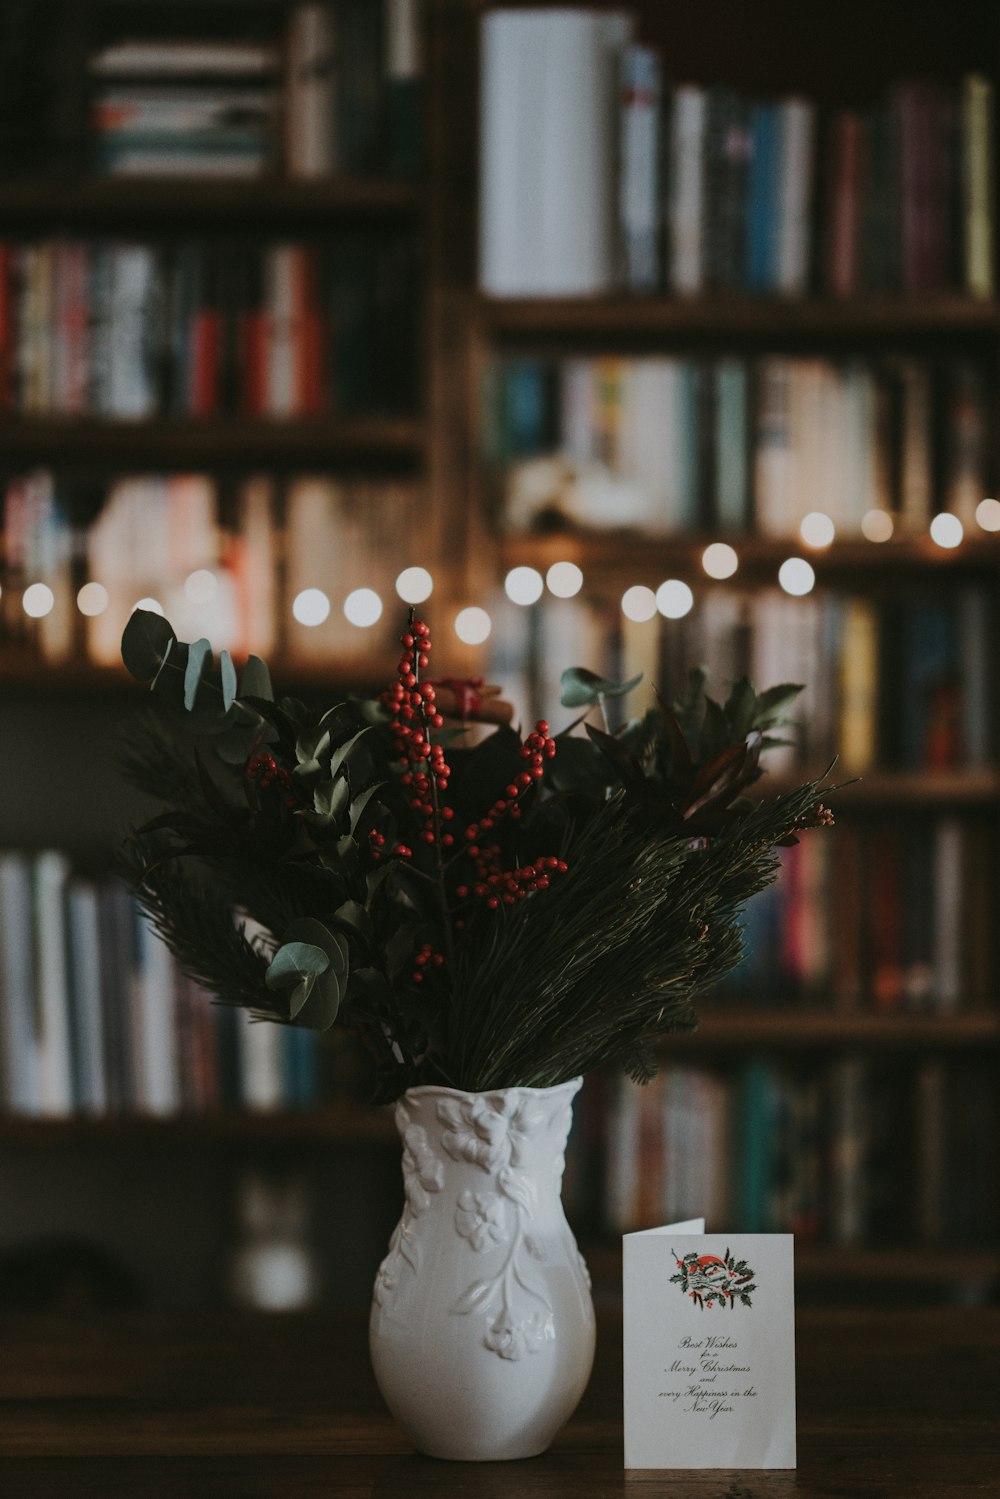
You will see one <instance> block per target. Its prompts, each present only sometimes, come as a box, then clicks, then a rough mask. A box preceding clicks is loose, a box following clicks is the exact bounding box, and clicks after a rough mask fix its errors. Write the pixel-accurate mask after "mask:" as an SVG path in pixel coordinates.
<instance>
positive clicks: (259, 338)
mask: <svg viewBox="0 0 1000 1499" xmlns="http://www.w3.org/2000/svg"><path fill="white" fill-rule="evenodd" d="M239 345H240V353H241V359H240V367H241V370H242V377H243V384H242V391H241V401H240V405H241V407H242V409H243V411H244V412H245V414H246V415H247V416H261V415H262V414H263V412H264V408H265V402H266V397H267V316H266V314H265V313H264V312H262V311H261V310H260V309H259V308H256V309H254V311H252V312H247V313H244V315H243V317H242V319H241V329H240V338H239Z"/></svg>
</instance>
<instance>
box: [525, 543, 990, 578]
mask: <svg viewBox="0 0 1000 1499" xmlns="http://www.w3.org/2000/svg"><path fill="white" fill-rule="evenodd" d="M720 539H723V540H725V541H727V542H728V543H729V544H730V545H731V546H732V547H733V550H734V551H735V552H736V555H737V558H738V559H739V565H738V567H737V570H736V572H735V573H734V574H733V575H732V577H731V578H727V579H725V580H723V581H715V580H713V579H711V578H708V577H706V575H705V571H704V568H703V567H702V563H701V558H702V553H703V552H704V550H705V548H706V546H708V544H709V543H710V542H712V541H718V540H720ZM499 551H500V559H501V562H502V565H503V566H504V567H516V566H520V565H527V566H529V567H536V568H538V569H539V570H540V571H544V570H545V569H547V568H548V567H550V566H551V565H552V563H553V562H563V561H565V562H575V563H576V564H577V566H578V567H579V568H580V569H581V570H582V572H583V574H584V578H585V580H589V582H590V583H591V584H593V583H594V582H597V583H598V584H601V585H603V586H604V587H609V586H611V585H612V584H614V585H616V586H617V585H619V584H620V585H621V586H622V587H624V586H626V585H627V584H630V583H646V584H648V585H649V586H651V587H656V586H657V585H658V584H659V583H661V582H662V581H663V579H664V578H665V577H681V578H684V579H685V580H687V581H688V582H690V583H694V582H696V581H697V582H698V583H699V585H700V587H701V588H703V589H709V588H726V589H730V588H739V587H740V586H742V585H746V586H748V587H759V586H761V585H762V584H764V583H773V582H776V580H777V573H778V568H779V567H780V566H781V564H782V562H784V560H785V558H786V557H789V556H793V555H794V556H801V557H805V558H807V560H808V561H809V562H810V563H811V564H812V566H813V568H814V569H815V572H816V577H817V580H818V583H819V584H820V585H821V586H822V585H823V584H824V583H827V582H829V583H831V584H840V585H843V583H844V582H849V581H858V582H863V583H865V584H866V586H876V587H877V585H878V584H879V583H880V582H881V581H882V580H883V579H888V578H895V579H897V580H898V579H900V578H904V577H909V576H913V575H918V576H921V577H923V578H927V579H932V578H935V577H943V578H950V577H955V576H957V575H961V574H968V573H982V572H996V571H1000V536H987V535H985V534H980V535H979V536H975V535H970V536H966V537H965V539H964V540H963V541H962V542H961V544H960V545H959V546H957V547H952V548H945V547H940V546H938V545H937V544H936V543H935V542H934V541H933V540H932V539H931V537H930V536H929V535H927V536H905V537H899V538H897V539H894V540H891V541H886V542H881V543H880V542H873V541H865V540H864V539H862V538H847V539H844V540H837V541H834V542H833V544H832V545H831V546H829V547H826V548H824V549H820V548H815V547H809V546H806V544H805V543H804V542H802V541H800V540H799V539H798V538H797V537H794V536H792V537H788V538H787V539H783V540H778V539H776V538H772V537H766V536H744V535H736V534H732V535H726V536H724V537H722V538H720V537H719V536H715V535H708V534H705V535H700V536H687V535H684V536H676V537H669V538H662V539H661V538H659V537H639V536H636V535H635V533H633V532H615V531H611V530H609V531H607V532H601V533H593V532H591V533H587V534H583V533H580V532H570V531H565V532H563V531H560V532H551V533H543V532H539V533H537V534H530V535H513V534H508V535H505V536H502V537H501V538H500V540H499Z"/></svg>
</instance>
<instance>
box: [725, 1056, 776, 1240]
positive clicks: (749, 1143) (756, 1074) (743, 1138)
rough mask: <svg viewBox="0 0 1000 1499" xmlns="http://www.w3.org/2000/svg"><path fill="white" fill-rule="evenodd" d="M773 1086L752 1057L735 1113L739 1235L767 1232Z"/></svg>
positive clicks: (771, 1077) (770, 1076)
mask: <svg viewBox="0 0 1000 1499" xmlns="http://www.w3.org/2000/svg"><path fill="white" fill-rule="evenodd" d="M776 1113H777V1087H776V1079H775V1076H774V1071H773V1069H772V1068H771V1067H770V1066H768V1064H767V1063H766V1062H763V1061H761V1060H760V1059H759V1058H754V1059H752V1060H751V1061H749V1062H748V1063H747V1065H746V1066H745V1067H744V1069H743V1071H742V1073H741V1074H740V1077H739V1081H738V1083H737V1097H736V1110H735V1120H734V1123H735V1126H736V1139H735V1141H734V1152H733V1156H734V1160H735V1162H736V1170H737V1180H736V1201H737V1203H738V1204H739V1219H738V1222H737V1227H738V1229H739V1231H740V1233H746V1234H761V1233H767V1232H769V1231H770V1228H771V1224H770V1222H769V1218H770V1212H769V1208H770V1201H771V1186H772V1181H773V1176H774V1155H775V1130H774V1125H775V1120H776Z"/></svg>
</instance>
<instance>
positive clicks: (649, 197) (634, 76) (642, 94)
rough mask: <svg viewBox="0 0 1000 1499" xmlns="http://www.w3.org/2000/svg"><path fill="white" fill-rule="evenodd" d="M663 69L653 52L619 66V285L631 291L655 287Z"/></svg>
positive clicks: (629, 54)
mask: <svg viewBox="0 0 1000 1499" xmlns="http://www.w3.org/2000/svg"><path fill="white" fill-rule="evenodd" d="M661 91H662V85H661V64H660V58H659V54H658V53H656V52H654V51H653V49H652V48H651V47H641V46H638V45H633V46H629V47H626V48H625V51H624V53H623V54H622V64H621V123H620V132H619V141H620V147H619V153H620V155H619V166H618V225H619V234H620V240H621V251H620V254H621V281H622V284H623V285H624V286H625V287H626V288H627V289H628V290H629V291H653V290H655V288H656V286H657V285H658V283H659V277H660V256H659V225H660V215H661V210H660V202H659V183H660V131H661V121H660V114H661Z"/></svg>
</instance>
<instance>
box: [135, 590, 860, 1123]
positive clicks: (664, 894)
mask: <svg viewBox="0 0 1000 1499" xmlns="http://www.w3.org/2000/svg"><path fill="white" fill-rule="evenodd" d="M122 655H123V658H124V661H125V665H126V666H127V667H128V669H129V671H130V672H131V673H132V674H133V675H134V676H135V677H137V678H138V679H139V680H141V681H147V682H151V683H152V688H153V693H154V698H153V700H152V701H151V705H150V712H149V714H148V715H147V716H145V717H144V719H143V722H142V725H141V727H140V728H139V730H137V731H136V732H135V733H134V734H133V735H132V736H131V739H130V741H129V743H128V745H127V748H126V750H125V753H124V756H123V768H124V770H125V773H126V775H127V776H128V778H129V779H130V780H131V781H132V782H133V783H134V784H136V785H137V786H139V787H140V788H141V789H142V790H144V791H146V792H148V793H150V794H152V795H153V796H154V797H157V798H158V799H159V800H160V801H161V802H162V803H164V804H165V807H166V810H165V811H164V812H163V813H162V814H161V815H160V816H157V817H155V818H154V819H153V820H152V821H151V822H148V823H147V824H146V825H145V826H144V827H142V828H140V829H138V830H137V831H135V832H134V833H133V834H132V835H131V836H130V837H129V839H128V840H127V841H126V843H125V845H124V848H123V860H124V866H125V873H126V877H127V878H128V880H129V882H130V884H131V885H132V887H133V889H134V890H135V892H136V894H137V896H138V898H139V900H140V902H141V904H142V906H143V907H144V909H145V911H146V913H147V914H148V916H149V918H150V919H151V921H152V923H153V925H154V927H155V928H156V930H157V931H158V932H159V934H160V935H161V936H162V937H163V939H164V940H165V941H166V942H167V944H168V945H169V947H170V948H171V950H172V951H173V952H174V954H175V955H176V957H177V958H178V960H179V961H180V964H181V966H182V968H183V969H184V970H185V971H186V972H187V973H188V974H190V975H191V976H192V977H193V978H195V979H196V980H197V981H198V982H199V983H201V984H203V985H204V986H205V987H206V988H207V989H209V990H210V991H212V993H214V994H215V995H216V996H217V998H218V1000H219V1001H220V1002H221V1003H223V1004H228V1005H240V1006H243V1007H245V1008H246V1009H248V1010H249V1011H250V1013H251V1015H252V1016H253V1017H255V1018H257V1019H264V1020H271V1021H277V1022H280V1023H283V1024H286V1025H304V1026H311V1027H316V1028H320V1029H326V1028H328V1027H330V1026H332V1025H333V1024H334V1023H337V1024H338V1025H341V1026H343V1027H345V1028H346V1029H347V1030H348V1031H349V1032H351V1033H353V1035H354V1036H355V1037H356V1038H357V1040H358V1041H359V1042H360V1043H361V1044H362V1045H363V1047H364V1048H365V1049H366V1050H367V1052H368V1053H369V1054H370V1056H371V1058H372V1059H373V1063H374V1068H375V1074H376V1088H375V1093H376V1097H377V1098H378V1099H379V1100H381V1101H388V1100H391V1099H393V1098H395V1097H397V1096H398V1095H399V1094H401V1093H402V1092H403V1091H404V1090H405V1089H406V1088H408V1087H410V1086H413V1085H415V1084H419V1083H439V1084H444V1085H447V1086H450V1087H454V1088H461V1089H466V1090H470V1091H476V1090H483V1089H489V1088H500V1087H506V1086H511V1085H533V1086H550V1085H554V1084H557V1083H561V1082H565V1081H567V1080H568V1079H570V1078H572V1077H576V1076H578V1075H580V1074H582V1073H586V1072H588V1071H590V1070H592V1069H593V1068H595V1067H597V1066H599V1065H601V1064H603V1063H609V1062H610V1063H618V1064H621V1065H622V1066H624V1067H625V1068H626V1069H627V1070H628V1071H629V1073H630V1074H631V1075H632V1076H634V1077H636V1078H642V1079H645V1078H648V1077H650V1076H651V1075H652V1073H653V1071H654V1070H655V1063H654V1060H653V1049H652V1044H653V1043H654V1042H655V1041H656V1039H657V1038H659V1037H660V1036H662V1035H663V1034H664V1033H665V1032H668V1031H674V1030H688V1029H691V1028H693V1027H694V1025H695V1023H696V1017H695V1013H694V1010H693V1008H692V1001H693V1000H694V999H695V997H696V996H697V995H698V994H699V993H701V992H703V991H705V990H706V989H708V988H710V987H711V986H712V985H713V984H715V983H716V982H717V981H718V980H719V979H720V978H722V976H723V975H724V974H726V973H728V972H729V971H730V970H731V969H732V968H733V967H734V966H735V965H736V964H737V962H738V961H739V959H740V956H741V953H742V928H741V921H740V914H741V909H742V907H743V905H744V903H745V902H746V901H747V900H748V899H749V898H750V897H751V896H753V895H754V894H755V893H756V892H757V891H759V890H761V889H762V888H763V887H764V886H765V885H767V884H768V883H770V882H771V881H772V880H773V879H774V878H775V875H776V873H777V867H778V864H777V855H776V852H775V849H776V846H777V845H780V844H783V843H787V842H789V841H794V840H795V834H796V832H797V830H799V829H802V828H806V827H810V826H815V825H818V824H820V823H824V822H829V821H831V820H832V819H831V818H830V814H829V812H827V811H826V810H825V809H824V808H823V806H822V805H821V804H820V799H819V796H820V782H819V781H809V782H807V783H805V784H803V785H801V786H799V787H797V788H796V789H794V790H792V791H789V792H787V793H786V794H784V795H782V796H779V797H777V798H776V799H774V800H773V801H771V802H769V803H764V802H756V801H753V800H751V799H748V798H747V797H746V796H745V795H744V793H745V792H746V791H747V790H748V788H750V786H751V785H752V784H753V783H754V782H755V781H756V780H757V779H758V777H759V776H760V774H761V770H760V766H759V763H758V761H759V756H760V753H761V751H762V750H764V749H766V748H767V747H768V745H770V744H774V743H780V742H783V741H780V740H775V739H774V738H773V737H772V735H773V732H774V730H776V729H778V728H779V727H780V726H781V725H782V724H783V723H785V722H786V721H787V720H786V719H785V717H784V714H785V711H786V709H787V707H788V705H789V704H790V702H791V701H792V700H793V699H794V697H795V695H796V694H797V692H798V691H799V690H800V689H799V688H798V687H794V686H781V687H772V688H771V689H770V690H768V691H766V692H763V693H760V694H757V693H756V692H755V691H754V689H753V688H752V687H751V686H750V684H749V682H747V681H746V680H743V681H740V682H738V683H737V684H736V685H735V686H734V687H733V688H732V690H731V692H730V693H729V695H728V697H727V699H726V701H725V702H724V703H718V702H716V701H714V700H713V699H711V698H710V697H708V696H706V693H705V685H706V677H705V673H704V672H703V671H695V672H692V673H691V676H690V679H689V682H688V684H687V689H686V691H685V693H684V695H683V697H682V698H680V699H679V700H678V701H675V702H673V703H672V704H667V703H665V702H663V701H659V703H658V706H657V707H656V708H653V709H651V710H650V711H649V712H647V713H646V714H645V716H643V717H642V718H639V719H636V720H634V721H631V722H628V723H627V724H625V726H624V727H623V728H621V729H620V730H618V731H617V732H615V733H611V732H609V731H608V728H607V724H606V721H605V727H604V728H603V729H602V728H597V727H595V726H594V725H592V724H590V723H586V722H584V720H585V719H586V717H587V715H588V714H589V713H590V712H591V711H592V710H593V709H594V707H595V705H600V706H601V708H602V709H603V704H604V701H605V699H606V698H608V697H612V696H620V695H621V694H623V693H624V692H626V691H627V690H629V689H630V688H632V687H634V686H635V681H634V682H631V683H625V684H623V685H622V686H618V685H616V684H614V683H612V682H609V681H607V680H605V679H602V678H600V677H597V676H595V675H594V674H593V673H590V672H586V671H583V670H581V669H579V668H572V669H570V670H569V671H567V672H565V673H564V674H563V696H562V701H563V704H564V705H565V706H568V707H579V708H580V709H582V710H583V715H582V717H581V718H580V719H578V720H577V722H576V723H575V724H573V725H571V726H570V728H569V729H567V730H566V731H565V732H562V733H560V734H558V735H557V736H555V737H553V736H552V734H551V733H550V732H549V726H548V724H547V723H546V722H544V721H539V722H538V723H536V724H535V725H534V727H533V728H532V730H531V731H530V732H529V733H528V734H527V735H526V736H522V735H521V734H520V733H518V732H516V731H515V730H514V728H513V727H511V725H510V723H509V722H507V721H504V720H505V714H504V711H503V707H502V706H499V707H498V704H497V700H496V696H495V693H493V690H492V689H488V688H487V689H484V688H483V687H482V684H481V683H457V682H447V683H435V682H434V681H433V679H432V678H431V676H430V675H429V667H430V658H431V640H430V635H429V631H428V627H427V625H426V624H425V623H424V622H423V621H422V620H419V619H415V618H413V617H412V612H411V618H410V623H409V625H408V627H407V628H406V630H405V632H404V634H403V636H402V655H401V657H400V660H399V664H398V669H397V675H396V680H395V682H394V683H393V685H392V686H391V687H390V688H389V689H388V690H387V691H386V692H384V693H383V694H382V696H381V697H380V698H379V699H377V700H372V699H356V698H351V697H344V698H343V699H342V700H340V701H336V702H334V703H333V704H332V705H331V706H329V707H327V708H326V709H325V711H320V710H313V709H310V708H307V707H306V706H305V705H304V704H303V703H301V702H299V701H297V700H296V699H294V698H289V697H285V698H281V699H278V700H276V699H275V697H274V694H273V692H272V688H271V681H270V676H269V673H268V670H267V667H266V666H265V664H264V663H263V662H262V661H261V660H260V659H259V658H258V657H254V656H251V657H250V658H249V660H248V661H247V663H246V665H245V667H244V669H243V671H242V673H241V674H240V675H239V677H237V672H236V669H235V667H234V665H233V663H232V661H231V659H230V658H229V656H228V654H227V653H226V652H223V653H222V655H221V658H220V662H219V664H218V666H216V665H215V664H214V662H213V658H212V652H211V648H210V646H209V643H208V641H206V640H199V641H196V642H194V643H193V644H190V645H188V644H184V643H183V642H181V641H179V640H178V639H177V637H176V635H175V634H174V631H173V629H172V628H171V626H170V625H169V623H168V622H167V621H166V620H165V619H163V618H162V617H161V616H160V615H157V614H153V613H149V612H147V611H144V610H141V609H138V610H136V611H135V613H134V614H133V615H132V617H131V619H130V621H129V624H128V626H127V628H126V630H125V633H124V636H123V639H122ZM636 681H638V678H637V679H636ZM491 694H492V695H491ZM507 716H508V717H509V714H508V715H507ZM487 717H488V718H492V719H493V720H494V723H493V725H492V727H491V729H490V731H489V732H484V730H483V727H482V722H481V721H482V720H483V719H484V718H487ZM477 720H479V722H478V723H477ZM581 729H582V730H584V731H585V732H581Z"/></svg>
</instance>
